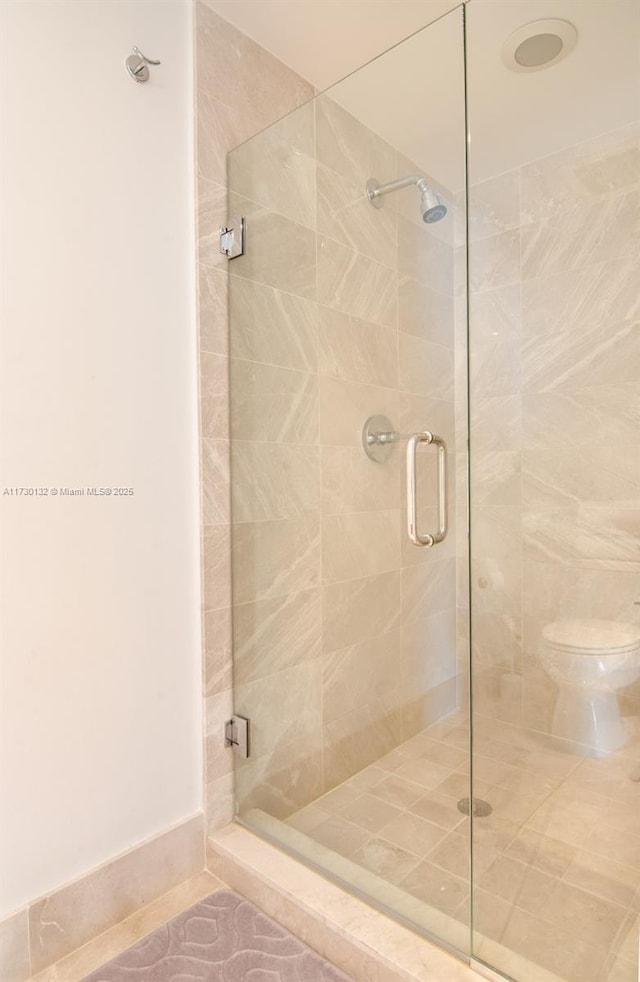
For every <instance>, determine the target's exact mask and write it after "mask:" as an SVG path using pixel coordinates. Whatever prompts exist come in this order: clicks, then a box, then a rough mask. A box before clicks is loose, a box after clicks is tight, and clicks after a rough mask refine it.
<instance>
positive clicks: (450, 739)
mask: <svg viewBox="0 0 640 982" xmlns="http://www.w3.org/2000/svg"><path fill="white" fill-rule="evenodd" d="M467 746H468V728H467V725H466V724H465V721H464V719H463V718H461V717H460V716H454V717H449V718H448V719H447V720H446V721H443V722H440V723H437V724H435V725H434V726H431V727H429V728H428V729H426V730H424V731H423V732H422V733H420V734H419V735H418V736H415V737H413V738H412V739H410V740H408V741H407V742H406V743H404V744H402V745H401V746H399V747H398V748H397V749H395V750H393V751H392V752H391V753H389V754H387V755H386V756H385V757H382V758H381V759H379V760H377V761H376V762H375V763H374V764H372V765H370V766H369V767H367V768H365V769H364V770H362V771H360V772H359V773H358V774H356V775H354V776H353V777H352V778H351V779H350V780H348V781H346V782H345V783H344V784H342V785H340V786H339V787H337V788H335V789H334V790H333V791H330V792H329V793H328V794H326V795H324V796H323V797H322V798H319V799H318V800H317V801H315V802H313V803H312V804H310V805H308V806H307V807H306V808H303V809H302V810H301V811H299V812H296V813H295V814H294V815H291V816H290V818H289V819H287V824H289V825H291V826H292V827H294V828H296V829H298V830H299V831H301V832H304V833H305V834H306V835H308V836H309V837H310V838H312V839H314V840H315V841H317V842H320V843H321V844H322V845H324V846H326V847H328V848H330V849H332V850H333V851H334V852H336V853H338V854H340V855H342V856H345V857H347V858H348V859H350V860H352V861H353V862H355V863H357V864H359V865H360V866H362V867H364V868H365V869H367V870H370V871H372V872H374V873H376V874H378V875H379V876H381V877H383V878H385V879H386V880H388V881H389V882H391V883H394V884H396V885H397V886H399V887H401V888H402V889H403V890H405V891H406V892H407V893H410V894H412V895H413V896H416V897H418V898H419V899H421V900H424V901H425V902H426V903H427V904H429V905H430V906H431V907H434V908H436V909H438V910H440V911H442V912H443V913H446V914H448V915H450V916H452V917H454V918H456V919H458V920H460V921H461V922H463V923H467V922H468V916H469V914H468V911H469V871H468V838H467V837H468V834H469V819H468V818H465V816H464V815H462V814H461V813H460V811H459V810H458V807H457V803H458V800H459V799H461V798H463V797H465V796H466V795H468V793H469V790H468V773H469V761H468V752H467V749H466V748H467ZM639 746H640V744H639V741H638V740H637V739H636V738H634V740H633V741H632V742H631V744H630V745H629V746H627V747H626V748H625V749H624V750H623V751H620V752H619V753H617V754H612V755H610V756H609V757H607V758H605V759H602V760H595V759H591V758H585V757H580V756H576V755H573V754H569V753H564V752H560V751H557V750H554V749H552V748H551V747H550V746H549V744H548V742H546V741H545V737H544V735H542V734H540V733H536V732H534V731H532V730H527V729H524V728H520V727H517V726H513V725H511V724H508V723H503V722H501V721H499V720H490V719H482V718H481V719H478V720H477V721H476V723H475V724H474V784H475V787H474V795H475V796H476V797H480V798H483V799H485V800H487V801H488V802H489V803H490V804H491V806H492V809H493V811H492V813H491V814H490V815H489V816H488V817H486V818H477V819H475V820H474V843H473V846H474V869H475V877H474V881H475V882H474V897H473V908H474V926H475V928H476V929H477V931H478V932H479V933H480V934H482V935H484V936H485V937H487V938H490V939H492V940H493V941H497V942H499V943H500V944H501V945H503V946H504V947H506V948H508V949H509V950H511V951H515V952H517V953H518V954H519V955H522V956H523V957H525V958H527V959H528V960H530V961H532V962H534V963H536V964H538V965H541V966H542V967H544V968H546V969H547V970H549V971H551V972H554V973H556V974H557V975H559V976H561V977H562V978H564V979H568V980H570V982H638V930H639V912H640V783H638V782H637V781H633V780H632V776H635V777H636V778H637V777H638V773H637V771H638V767H639V764H640V761H639ZM479 954H481V952H479ZM527 982H535V980H533V979H532V980H527Z"/></svg>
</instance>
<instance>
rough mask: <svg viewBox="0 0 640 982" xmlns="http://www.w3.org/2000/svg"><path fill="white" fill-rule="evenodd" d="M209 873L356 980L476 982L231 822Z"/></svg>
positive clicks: (215, 844)
mask: <svg viewBox="0 0 640 982" xmlns="http://www.w3.org/2000/svg"><path fill="white" fill-rule="evenodd" d="M207 865H208V868H209V870H210V871H211V872H212V873H213V874H214V875H215V876H217V877H219V878H220V879H221V880H223V881H224V882H225V883H227V884H228V885H229V886H230V887H231V888H232V889H233V890H237V891H238V892H239V893H241V894H242V895H243V896H245V897H247V899H249V900H251V901H252V902H253V903H255V904H256V905H257V906H258V907H260V908H261V909H262V910H264V911H265V913H266V914H268V915H269V916H270V917H273V918H274V920H276V921H278V922H279V923H280V924H282V925H283V927H286V928H287V929H288V930H289V931H291V932H292V934H295V935H296V936H297V937H298V938H300V940H301V941H303V942H304V943H305V944H307V945H309V947H311V948H313V949H314V950H315V951H317V952H319V954H321V955H323V957H325V958H327V959H328V960H330V961H332V962H333V963H334V964H335V965H336V966H337V967H338V968H340V969H342V971H343V972H346V973H347V974H349V975H351V976H352V977H353V978H354V979H356V980H357V982H442V980H444V979H446V980H447V982H478V977H479V976H478V974H477V973H476V972H475V971H473V970H472V969H471V968H470V967H469V965H468V964H465V963H464V962H462V961H460V960H459V959H458V958H456V957H455V956H454V955H451V954H449V953H448V952H447V951H444V950H443V949H441V948H438V947H437V946H436V945H435V944H432V943H431V942H430V941H427V940H426V939H425V938H422V937H420V936H419V935H417V934H415V933H414V932H413V931H411V930H409V929H408V928H406V927H404V926H403V925H402V924H399V923H397V922H395V921H393V920H391V919H390V918H389V917H387V916H386V915H385V914H382V913H380V912H379V911H377V910H375V909H374V908H372V907H369V905H368V904H366V903H364V902H363V901H361V900H359V899H358V898H357V897H354V896H352V895H351V894H349V893H347V892H345V891H344V890H342V889H340V887H338V886H336V885H335V884H333V883H331V882H329V881H328V880H327V879H325V878H324V877H323V876H321V875H320V874H318V873H316V872H314V871H313V870H311V869H309V868H308V867H306V866H304V865H303V864H302V863H299V862H298V861H297V860H295V859H293V858H292V857H290V856H288V855H287V854H286V853H283V852H282V851H281V850H280V849H278V848H277V847H276V846H273V845H271V844H270V843H269V842H266V841H265V840H264V839H262V838H260V837H259V836H257V835H254V834H253V833H252V832H250V831H249V830H248V829H245V828H243V827H242V826H240V825H238V824H236V823H232V824H231V825H228V826H226V827H225V828H224V829H221V830H220V831H218V832H216V833H214V834H213V835H211V836H210V837H209V840H208V849H207Z"/></svg>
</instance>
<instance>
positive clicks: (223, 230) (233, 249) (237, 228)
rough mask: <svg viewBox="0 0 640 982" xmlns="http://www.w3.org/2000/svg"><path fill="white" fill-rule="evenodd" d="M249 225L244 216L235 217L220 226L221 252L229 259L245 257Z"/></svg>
mask: <svg viewBox="0 0 640 982" xmlns="http://www.w3.org/2000/svg"><path fill="white" fill-rule="evenodd" d="M246 230H247V223H246V220H245V217H244V215H234V216H233V218H230V219H229V220H228V221H227V223H226V225H221V226H220V252H221V253H222V255H223V256H226V257H227V259H237V258H238V256H244V251H245V239H246Z"/></svg>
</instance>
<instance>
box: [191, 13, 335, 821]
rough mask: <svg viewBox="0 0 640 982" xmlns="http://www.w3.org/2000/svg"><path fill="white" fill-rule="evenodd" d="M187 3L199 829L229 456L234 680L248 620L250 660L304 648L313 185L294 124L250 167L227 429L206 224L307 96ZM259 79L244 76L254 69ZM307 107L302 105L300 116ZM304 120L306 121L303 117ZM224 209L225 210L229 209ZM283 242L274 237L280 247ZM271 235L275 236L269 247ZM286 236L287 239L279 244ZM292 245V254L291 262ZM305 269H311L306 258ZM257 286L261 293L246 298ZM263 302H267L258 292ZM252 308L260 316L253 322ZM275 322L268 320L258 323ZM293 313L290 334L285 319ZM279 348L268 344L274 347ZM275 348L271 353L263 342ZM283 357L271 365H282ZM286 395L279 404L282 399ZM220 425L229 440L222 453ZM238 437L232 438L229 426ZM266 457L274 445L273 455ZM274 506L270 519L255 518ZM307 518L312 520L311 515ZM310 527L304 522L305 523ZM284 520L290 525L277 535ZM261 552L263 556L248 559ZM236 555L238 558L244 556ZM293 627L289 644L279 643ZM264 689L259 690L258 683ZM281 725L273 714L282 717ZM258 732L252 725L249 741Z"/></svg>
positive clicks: (225, 627)
mask: <svg viewBox="0 0 640 982" xmlns="http://www.w3.org/2000/svg"><path fill="white" fill-rule="evenodd" d="M195 9H196V38H195V43H196V95H197V140H196V147H197V149H196V160H197V202H198V312H199V349H200V394H201V395H200V410H201V411H200V417H201V418H200V428H201V461H202V464H201V469H202V568H203V637H204V655H203V672H204V679H203V692H204V700H205V714H204V716H205V720H206V729H205V760H206V773H205V811H206V816H207V826H208V830H209V831H212V830H213V829H216V828H219V827H220V826H222V825H224V824H226V823H227V822H229V821H230V820H231V818H232V815H233V798H232V767H233V763H232V755H231V753H230V751H229V750H226V749H225V748H224V747H223V745H222V738H223V728H224V721H225V720H226V719H228V717H229V716H230V714H231V711H232V704H233V699H232V691H231V685H232V660H231V558H230V557H231V535H230V477H229V475H230V467H231V466H232V465H233V467H234V472H235V474H236V478H237V481H238V484H239V486H241V487H242V488H244V489H245V490H246V495H245V496H244V498H243V513H242V518H243V520H246V522H245V524H243V525H242V527H241V531H240V532H239V533H238V534H237V535H236V554H237V574H238V575H237V583H236V600H238V601H243V600H248V599H249V598H251V600H256V601H257V602H256V603H254V604H253V605H252V606H251V608H250V609H249V605H247V607H246V608H242V614H241V615H239V616H238V618H237V626H236V630H237V639H236V643H237V648H238V660H237V663H236V672H237V675H238V681H239V683H240V684H242V685H248V686H251V685H253V686H256V685H259V684H260V682H259V680H260V679H261V678H262V676H261V675H260V669H259V668H258V667H257V666H255V665H253V664H252V659H251V644H250V638H252V637H253V634H254V632H255V631H257V632H258V633H260V632H265V631H269V637H270V642H271V643H270V644H269V647H268V648H266V649H265V652H266V654H265V662H264V665H263V666H262V672H263V673H265V674H266V673H268V672H269V671H271V672H275V671H277V670H282V671H283V672H285V671H287V670H289V671H295V665H296V652H297V651H299V649H300V647H301V646H304V625H305V624H306V623H307V621H308V620H312V619H313V616H314V610H315V612H316V613H315V616H316V617H317V616H318V613H317V612H318V609H319V607H318V602H317V601H316V603H315V607H314V600H313V597H312V588H313V587H314V586H315V587H316V589H317V584H315V581H314V577H313V572H312V566H311V565H310V564H309V562H308V561H307V557H308V548H309V543H310V542H313V541H315V540H317V535H318V533H317V515H316V516H309V515H306V514H305V512H304V508H303V507H302V501H301V498H300V493H301V488H300V487H299V486H298V485H297V484H296V486H295V489H294V491H293V492H292V497H291V504H290V506H287V507H286V508H283V507H281V505H280V504H279V502H280V498H281V495H282V492H283V484H282V481H283V475H284V474H285V473H288V469H290V470H291V473H292V474H293V475H294V477H297V478H298V479H299V481H302V482H304V478H305V469H306V467H307V465H308V464H310V463H311V462H310V461H309V460H308V459H307V457H305V451H304V449H302V451H301V452H300V453H297V452H296V451H295V450H294V449H293V448H294V445H297V444H298V443H300V444H302V445H304V444H305V443H306V442H308V441H309V440H310V439H311V440H312V439H313V438H314V436H315V431H316V430H317V425H318V424H317V412H315V416H314V392H313V391H312V390H311V389H310V388H309V387H305V385H304V384H303V385H302V386H298V385H297V384H296V383H297V380H298V378H299V374H300V373H299V371H298V370H299V369H300V367H301V366H304V365H305V364H306V359H308V358H309V357H310V351H312V352H313V357H314V358H315V345H316V337H315V310H314V311H310V310H309V306H310V305H309V302H308V300H306V299H305V297H307V296H308V294H309V291H310V290H311V289H313V292H314V293H315V235H314V234H313V233H311V232H309V233H308V234H307V235H306V236H305V235H304V232H302V236H301V237H300V236H299V235H298V236H297V235H296V230H297V229H299V228H301V226H299V225H297V224H295V219H296V217H299V216H300V215H301V216H302V217H303V218H305V219H308V217H309V215H308V214H307V213H305V207H306V208H309V207H312V208H313V209H314V210H315V195H312V196H311V197H309V196H308V195H307V194H306V193H302V192H306V190H307V189H305V188H304V185H301V188H300V190H301V194H300V195H298V196H297V197H296V195H295V194H293V193H291V194H290V193H289V188H288V185H287V180H286V175H287V165H288V163H289V162H290V161H291V160H294V161H295V160H297V158H298V154H299V152H301V151H304V149H305V147H307V148H308V141H309V139H311V140H312V139H313V130H311V132H310V133H309V131H308V130H307V131H305V129H304V126H302V125H301V127H300V129H299V130H297V129H295V127H294V128H293V129H292V130H291V132H290V134H289V137H290V139H289V142H288V143H287V144H286V145H285V144H284V143H283V144H282V145H281V147H280V148H279V149H280V150H282V152H283V153H284V154H285V155H288V159H284V158H280V157H279V156H278V154H277V153H276V154H275V155H274V156H273V157H269V156H268V155H266V156H265V157H264V158H263V161H262V163H263V165H264V169H263V171H262V172H261V173H260V174H259V175H257V176H256V178H255V181H256V185H255V187H256V190H257V189H259V188H261V187H269V188H270V189H271V190H272V193H273V195H274V196H275V201H276V203H277V205H278V209H279V210H278V213H277V215H273V214H270V213H267V212H266V211H265V213H264V214H262V215H258V214H257V213H256V214H254V216H253V219H254V220H253V222H252V229H251V236H252V250H251V253H250V255H249V256H248V257H247V259H248V262H249V264H253V265H249V266H247V268H246V273H245V275H246V276H247V277H249V276H251V279H249V278H247V279H246V280H245V281H244V285H245V286H246V291H245V293H244V294H243V296H242V299H240V295H239V293H236V294H234V302H236V303H237V304H241V303H244V305H245V310H244V314H240V316H241V318H242V321H243V324H245V325H246V330H244V331H243V332H242V341H241V344H242V345H244V347H243V348H242V350H241V351H238V354H240V356H241V357H243V358H245V359H246V361H245V362H244V363H243V364H244V366H245V368H244V370H245V371H249V372H251V371H252V370H253V369H252V366H253V365H254V363H261V364H260V367H258V368H256V371H257V375H256V376H255V377H252V378H249V377H247V376H243V375H242V372H243V367H242V365H240V363H239V362H238V365H240V367H239V368H238V372H239V373H240V374H239V377H238V385H237V388H238V390H239V391H240V389H242V391H243V392H244V393H245V399H244V402H241V401H240V400H239V401H238V402H237V403H236V406H235V412H234V416H233V421H232V424H231V425H232V430H231V433H230V422H229V341H228V337H229V332H228V302H229V280H228V270H227V264H228V261H227V260H226V259H225V258H224V257H223V256H221V255H220V253H219V250H218V228H219V226H220V224H221V222H222V221H223V219H226V217H227V215H228V214H232V213H233V211H246V210H247V206H246V205H245V203H244V201H243V200H242V198H241V195H242V194H243V193H246V191H247V190H251V191H253V190H254V184H253V178H252V175H251V174H250V173H249V174H247V175H245V177H244V178H242V179H241V176H240V174H238V183H237V186H236V191H237V196H236V198H237V200H232V201H229V202H228V201H227V153H228V152H229V150H231V149H232V148H233V147H235V146H237V145H238V144H240V143H242V141H244V140H247V139H249V137H252V136H254V135H255V134H257V133H259V132H260V131H261V130H263V129H264V128H265V127H266V126H268V125H269V124H270V123H271V122H272V121H273V120H275V119H278V118H279V117H281V116H282V115H283V114H284V113H286V112H289V111H290V110H292V109H295V108H296V106H299V105H301V104H302V103H304V102H306V101H307V100H308V99H309V98H310V97H311V96H312V95H313V88H312V86H311V85H309V83H308V82H306V81H305V80H304V79H302V78H300V76H298V75H296V74H295V73H294V72H292V71H291V70H290V69H289V68H287V67H286V66H285V65H283V64H282V63H281V62H279V61H278V60H277V59H276V58H274V57H273V56H272V55H270V54H269V53H268V52H267V51H265V50H264V49H263V48H261V47H260V46H259V45H258V44H256V43H255V42H254V41H252V40H251V39H250V38H248V37H246V36H244V35H243V34H241V33H240V32H239V31H238V30H237V29H236V28H235V27H233V26H232V25H231V24H229V23H228V22H227V21H225V20H223V19H222V18H221V17H220V16H219V15H218V14H217V13H215V12H214V11H213V10H212V9H210V8H209V7H208V6H207V5H206V3H203V2H197V3H196V5H195ZM257 79H259V80H260V84H259V85H256V80H257ZM309 118H310V117H308V116H307V119H309ZM311 122H312V121H311ZM307 177H308V180H311V179H313V180H315V168H313V167H311V165H310V166H309V167H308V175H307ZM229 208H231V211H229ZM283 243H284V245H282V244H283ZM279 246H282V248H280V247H279ZM287 246H288V248H289V251H288V252H287ZM291 250H293V251H294V254H295V255H297V257H298V259H299V261H298V262H297V263H295V264H292V263H290V257H291V254H292V252H291ZM265 255H267V256H269V255H271V256H273V257H274V262H273V264H272V272H270V273H269V274H268V275H267V279H266V281H265V282H264V283H262V282H258V281H259V280H260V275H259V274H258V273H257V269H259V268H262V267H263V266H264V263H263V257H264V256H265ZM311 268H313V270H314V272H313V276H312V277H311V279H310V277H309V270H310V269H311ZM272 280H277V281H278V282H280V283H282V285H283V286H284V288H285V289H286V291H287V292H286V293H283V294H278V295H276V294H275V292H274V291H273V290H272V289H271V287H270V285H269V283H270V281H272ZM258 296H260V297H262V298H263V297H264V296H267V297H268V299H267V300H266V301H265V303H264V304H261V305H259V306H258V300H257V299H256V298H257V297H258ZM270 300H271V304H270V303H269V301H270ZM258 311H259V317H260V318H262V320H261V321H260V322H259V323H258V322H257V321H255V320H251V319H250V318H251V314H252V313H253V312H258ZM270 324H271V325H277V326H278V330H277V331H276V330H271V331H270V330H269V325H270ZM287 324H289V325H294V326H295V330H294V331H293V332H292V334H291V336H290V337H287V336H286V335H285V328H286V325H287ZM278 347H279V348H280V349H281V350H280V352H279V353H278V352H277V351H276V350H275V349H276V348H278ZM274 352H275V353H274ZM280 366H282V368H281V367H280ZM290 405H292V406H294V407H295V413H294V414H293V415H290V413H289V406H290ZM230 436H233V437H234V439H236V440H238V442H236V443H235V444H234V446H235V452H234V459H233V462H232V461H231V460H230V451H229V448H230ZM241 437H242V439H243V441H246V442H242V443H241V442H239V438H241ZM266 441H274V442H277V443H278V444H279V445H278V447H277V449H276V451H275V454H274V455H273V457H271V458H270V459H266V458H265V450H266ZM276 455H277V456H276ZM254 471H259V472H260V473H264V474H265V475H266V474H267V473H268V474H269V476H270V480H269V481H268V482H265V486H264V488H263V489H262V493H261V494H258V493H256V488H255V484H254V482H253V480H252V474H253V472H254ZM272 513H274V514H275V513H278V521H274V522H267V521H265V519H266V516H267V515H271V514H272ZM310 519H311V521H310ZM314 522H315V525H316V529H315V531H314V528H313V523H314ZM285 528H286V530H287V532H288V533H289V534H284V533H283V530H284V529H285ZM260 556H262V562H257V557H260ZM243 563H244V566H243V565H242V564H243ZM276 577H277V578H278V579H279V580H280V582H281V583H282V582H286V581H292V582H293V581H295V583H296V584H297V585H300V586H301V587H302V588H305V587H306V588H307V589H306V592H305V590H304V589H303V592H302V595H301V597H300V598H299V602H298V603H297V604H296V605H295V607H294V609H293V610H292V611H291V616H290V617H289V612H288V611H285V610H283V604H282V592H281V590H279V589H278V586H277V584H276V583H275V578H276ZM292 634H293V638H294V642H293V644H292V646H289V645H288V640H289V639H290V637H291V635H292ZM265 697H268V692H265ZM281 725H283V726H284V725H285V724H284V722H282V724H281ZM269 738H270V733H269V732H268V733H267V734H266V735H263V734H260V733H256V739H257V741H258V746H259V745H260V741H261V740H262V739H269Z"/></svg>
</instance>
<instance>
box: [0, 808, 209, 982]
mask: <svg viewBox="0 0 640 982" xmlns="http://www.w3.org/2000/svg"><path fill="white" fill-rule="evenodd" d="M204 841H205V832H204V826H203V817H202V814H198V815H196V816H194V817H193V818H191V819H188V820H187V821H186V822H183V823H181V824H180V825H177V826H175V827H174V828H172V829H169V830H168V831H167V832H164V833H162V834H161V835H158V836H155V837H154V838H153V839H149V840H148V841H147V842H144V843H143V844H142V845H141V846H137V847H136V848H135V849H132V850H131V851H130V852H127V853H124V854H123V855H121V856H118V857H116V859H113V860H112V861H111V862H109V863H105V864H104V865H103V866H100V867H98V868H97V869H95V870H92V871H91V872H90V873H88V874H87V875H86V876H83V877H81V878H80V879H78V880H74V881H73V882H72V883H69V884H67V885H66V886H64V887H61V888H60V889H59V890H56V891H55V893H52V894H49V895H48V896H46V897H40V898H38V899H36V900H34V901H33V902H32V903H31V904H29V906H28V907H25V908H23V909H22V910H19V911H17V912H16V913H15V914H13V915H12V916H10V917H8V918H6V919H5V920H3V921H2V922H0V979H2V982H27V980H29V979H31V977H32V976H35V975H37V974H38V973H40V972H44V971H45V970H46V969H47V968H48V967H49V966H51V965H53V964H54V963H56V962H58V961H60V960H61V959H64V958H66V957H67V956H68V955H70V953H72V952H75V951H76V950H77V949H79V948H82V947H83V946H84V945H87V944H88V942H90V941H93V940H94V939H95V938H97V937H98V936H99V935H103V932H105V931H109V930H110V929H112V928H113V927H114V926H115V925H117V924H119V923H120V922H121V921H123V920H125V918H127V917H129V916H131V915H133V914H135V913H137V912H138V911H140V910H141V909H142V908H145V907H146V905H148V904H151V903H152V902H153V901H155V900H157V899H158V898H159V897H162V896H164V895H165V894H167V893H168V892H169V891H170V890H173V889H174V888H175V887H177V886H178V885H179V884H181V883H183V882H184V881H185V880H188V879H189V878H190V877H192V876H195V875H196V874H198V873H200V872H201V871H202V869H203V866H204V862H205V853H204ZM54 975H55V971H54ZM56 977H58V976H56ZM64 978H65V982H66V979H67V976H66V975H65V976H64Z"/></svg>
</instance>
